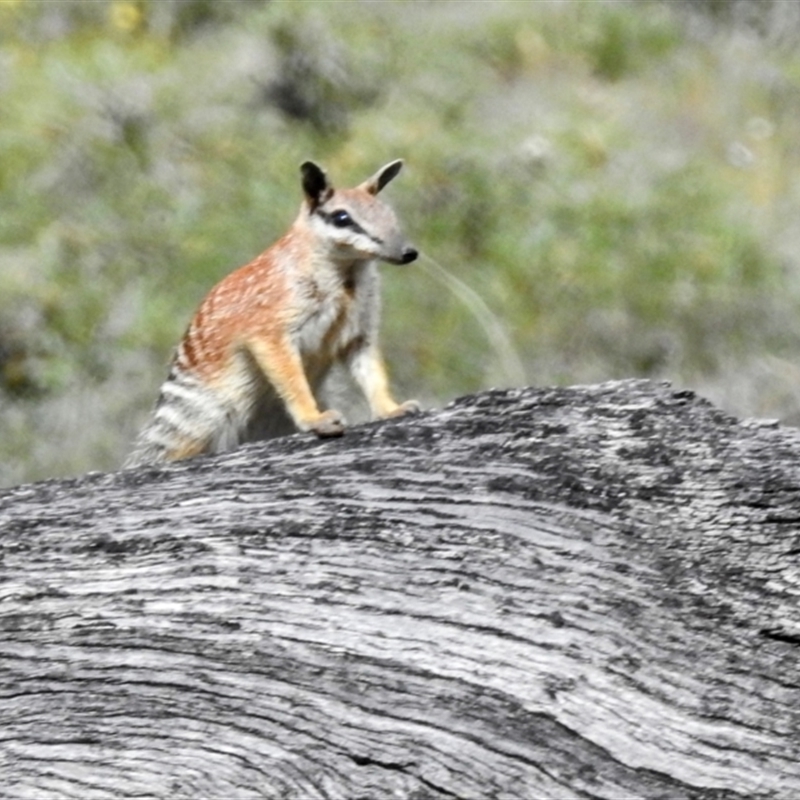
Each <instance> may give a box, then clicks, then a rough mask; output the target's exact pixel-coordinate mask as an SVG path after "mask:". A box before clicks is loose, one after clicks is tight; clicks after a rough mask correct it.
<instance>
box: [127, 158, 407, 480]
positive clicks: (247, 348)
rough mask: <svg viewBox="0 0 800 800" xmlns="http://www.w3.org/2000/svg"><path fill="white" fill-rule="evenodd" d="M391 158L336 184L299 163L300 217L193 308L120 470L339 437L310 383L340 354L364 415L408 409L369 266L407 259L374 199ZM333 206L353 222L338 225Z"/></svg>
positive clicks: (338, 426)
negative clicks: (392, 385) (263, 442)
mask: <svg viewBox="0 0 800 800" xmlns="http://www.w3.org/2000/svg"><path fill="white" fill-rule="evenodd" d="M400 165H401V162H391V163H390V164H388V165H386V166H385V167H383V168H382V169H381V170H379V171H378V172H377V173H376V174H375V175H374V176H373V177H372V178H370V179H369V180H367V181H365V182H364V183H362V184H360V185H359V186H357V187H355V188H353V189H346V190H341V191H336V190H334V189H333V187H331V186H330V185H329V184H328V182H327V178H326V177H325V175H324V173H323V172H322V171H321V170H320V169H319V168H318V167H316V165H314V164H311V163H310V162H307V163H306V164H304V165H303V188H304V191H305V195H306V198H305V202H304V203H303V206H302V207H301V210H300V214H299V215H298V217H297V219H296V220H295V222H294V224H293V225H292V227H291V228H290V229H289V230H288V231H287V233H286V234H285V235H284V236H283V237H281V238H280V239H279V240H278V241H277V242H275V244H273V245H272V246H271V247H270V248H269V249H268V250H266V251H265V252H264V253H262V254H261V255H260V256H258V257H257V258H255V259H254V260H253V261H251V262H250V263H249V264H247V265H245V266H243V267H241V268H239V269H237V270H236V271H234V272H232V273H231V274H229V275H228V276H227V277H226V278H224V279H223V280H222V281H220V282H219V283H218V284H217V285H216V286H215V287H214V288H213V289H212V290H211V291H210V292H209V293H208V295H207V296H206V298H205V299H204V300H203V302H202V303H201V304H200V306H199V308H198V309H197V312H196V313H195V315H194V317H193V318H192V320H191V322H190V324H189V327H188V328H187V330H186V333H185V335H184V337H183V339H182V340H181V342H180V344H179V345H178V348H177V351H176V353H175V357H174V359H173V363H172V368H171V371H170V376H169V378H168V379H167V381H166V382H165V383H164V385H163V386H162V391H161V396H160V398H159V402H158V404H157V405H156V409H155V413H154V416H153V419H152V421H151V423H150V424H149V425H148V426H147V427H146V428H145V429H144V431H143V432H142V434H141V435H140V437H139V440H138V442H137V446H136V449H135V451H134V453H133V454H132V456H131V458H130V459H129V461H128V465H129V466H134V465H137V464H141V463H152V462H159V461H170V460H175V459H180V458H188V457H190V456H194V455H198V454H201V453H205V452H219V451H221V450H225V449H228V448H229V447H231V446H235V445H236V444H238V443H240V442H243V441H249V440H252V439H258V438H267V437H269V436H272V435H279V434H281V433H286V432H290V431H291V430H292V429H299V430H311V431H314V432H316V433H317V434H318V435H320V436H332V435H338V434H339V433H341V432H342V429H343V420H342V417H341V415H340V414H339V413H338V412H337V411H333V410H328V411H320V409H319V407H318V405H317V400H316V398H315V396H314V391H315V390H316V388H317V387H318V386H319V384H320V383H321V381H322V380H323V379H324V377H325V375H326V374H327V372H328V371H329V369H330V368H331V366H332V365H333V364H334V363H336V362H339V361H341V362H343V363H345V364H346V365H347V366H348V367H349V368H350V371H351V373H352V375H353V377H354V378H355V380H356V382H357V383H358V384H359V386H360V387H361V389H362V390H363V392H364V394H365V396H366V398H367V400H368V402H369V405H370V408H371V410H372V413H373V415H374V416H376V417H385V416H392V415H395V414H398V413H406V412H408V411H412V410H414V409H416V404H415V403H413V402H409V403H405V404H403V405H398V404H397V403H396V402H395V401H394V400H393V399H392V397H391V395H390V393H389V389H388V381H387V377H386V372H385V369H384V366H383V361H382V358H381V355H380V351H379V349H378V344H377V324H378V315H379V300H378V287H377V273H376V271H375V266H374V262H375V261H376V260H384V261H390V262H393V263H408V262H410V261H413V260H414V258H416V251H414V250H413V249H412V248H409V247H407V246H406V245H405V243H404V239H403V238H402V235H401V233H400V229H399V227H398V225H397V221H396V219H395V217H394V214H393V213H392V211H391V209H390V208H389V207H388V206H386V205H385V204H384V203H382V202H381V201H380V200H378V199H377V197H376V195H377V194H378V192H379V191H380V190H381V189H382V188H383V186H385V185H386V183H388V182H389V181H390V180H391V179H392V178H393V177H394V176H395V175H396V174H397V172H398V171H399V169H400ZM342 213H345V214H346V216H347V218H348V219H349V221H350V223H352V224H345V225H340V224H339V221H337V219H338V217H339V216H341V214H342Z"/></svg>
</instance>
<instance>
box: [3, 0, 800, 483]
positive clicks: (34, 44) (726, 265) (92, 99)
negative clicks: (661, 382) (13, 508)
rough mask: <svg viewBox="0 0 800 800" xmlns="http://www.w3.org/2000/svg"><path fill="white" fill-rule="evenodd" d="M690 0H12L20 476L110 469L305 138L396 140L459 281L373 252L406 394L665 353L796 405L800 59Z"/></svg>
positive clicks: (667, 366)
mask: <svg viewBox="0 0 800 800" xmlns="http://www.w3.org/2000/svg"><path fill="white" fill-rule="evenodd" d="M678 7H680V8H684V9H685V8H686V6H685V5H681V6H679V5H678V4H670V3H667V4H663V3H661V4H658V3H636V4H631V3H615V2H602V1H600V0H598V2H593V3H579V2H567V3H554V4H550V3H516V2H491V3H490V2H486V3H461V2H451V3H420V2H418V1H417V0H415V2H413V3H412V2H402V0H393V2H375V3H371V2H365V3H358V4H355V3H352V4H349V3H337V4H332V3H327V2H324V0H309V1H308V2H304V3H266V2H257V1H256V0H236V2H226V3H219V2H208V1H207V0H206V1H204V0H140V1H139V2H106V3H85V2H82V1H81V0H75V1H74V2H71V1H70V0H65V2H60V3H31V2H23V0H20V2H17V3H3V4H0V36H1V37H2V39H0V41H1V42H2V43H1V44H0V204H1V205H2V208H3V214H1V215H0V265H2V266H0V483H6V484H7V483H12V482H16V481H21V480H25V479H31V478H35V477H42V476H47V475H58V474H66V473H72V472H77V471H80V470H85V469H88V468H111V467H113V466H115V465H116V464H118V463H119V461H120V460H121V458H122V454H123V452H124V450H125V448H126V446H127V443H128V441H129V440H130V439H131V438H132V436H133V435H134V433H135V430H136V428H137V427H138V425H139V424H140V423H141V421H142V420H143V418H144V415H145V414H146V412H147V410H148V408H149V406H150V404H151V403H152V402H153V400H154V399H155V395H156V391H157V387H158V384H159V382H160V381H161V380H162V379H163V377H164V374H165V365H166V361H167V359H168V357H169V352H170V349H171V348H172V347H173V346H174V345H175V343H176V342H177V340H178V337H179V336H180V334H181V332H182V330H183V328H184V327H185V325H186V323H187V321H188V319H189V316H190V315H191V313H192V310H193V308H194V307H195V306H196V304H197V302H198V301H199V300H200V299H201V297H202V296H203V294H204V293H205V292H206V291H208V289H209V288H210V286H211V285H212V284H213V283H214V282H215V281H217V280H218V279H219V278H220V277H221V276H222V275H224V274H225V273H226V272H228V271H230V270H231V269H232V268H234V267H235V266H237V265H239V264H241V263H244V262H246V261H248V260H249V259H250V258H252V257H253V256H254V255H255V254H257V253H258V252H260V251H261V250H262V249H264V247H266V246H267V245H268V244H269V243H270V242H271V241H273V240H274V239H275V238H276V237H277V236H278V235H280V234H281V233H282V232H283V231H284V230H285V228H286V227H287V226H288V225H289V224H290V222H291V220H292V218H293V216H294V215H295V214H296V212H297V208H298V207H299V203H300V197H301V193H300V187H299V177H298V169H297V166H298V164H299V163H300V162H301V161H303V160H304V159H306V158H309V157H312V158H315V159H316V160H319V161H320V162H322V163H323V164H324V165H325V166H326V167H327V168H328V170H329V172H330V174H331V176H332V178H333V179H334V181H337V182H340V183H342V184H347V183H351V182H354V181H358V180H361V179H363V178H364V177H365V176H366V175H368V174H371V173H372V172H373V171H374V170H375V169H376V167H377V166H379V165H380V164H382V163H384V162H386V161H388V160H389V159H391V158H395V157H399V156H402V157H405V158H406V159H407V162H408V167H407V171H406V172H404V174H403V176H402V177H401V179H400V180H399V181H397V182H396V183H395V184H393V185H392V187H391V188H390V189H389V190H387V191H388V192H389V199H390V200H391V201H392V202H393V203H394V204H395V206H396V207H397V208H398V211H399V213H400V215H401V217H402V218H403V220H404V221H405V224H406V227H407V229H408V231H409V234H410V236H411V238H412V239H413V240H414V241H415V243H416V244H418V245H419V246H420V247H421V249H422V251H423V252H424V253H425V254H427V255H429V256H431V257H433V258H434V259H435V260H436V262H437V263H438V264H440V265H441V268H443V269H445V270H447V271H449V273H450V275H449V277H447V276H444V277H443V273H442V271H441V269H440V268H433V267H431V265H430V262H424V261H423V262H422V263H421V264H420V265H419V266H416V265H415V266H411V267H409V268H405V269H396V268H390V267H387V268H386V269H385V270H384V279H385V280H384V283H385V292H384V294H385V306H386V310H385V315H384V316H385V320H384V322H385V324H384V341H385V348H386V350H387V353H388V361H389V363H390V366H391V370H392V374H393V376H394V379H395V382H396V384H397V385H398V387H399V389H398V394H400V395H407V396H412V395H414V396H419V397H421V398H422V399H424V400H425V401H427V402H429V403H439V402H442V401H444V400H446V399H447V398H449V397H451V396H452V395H453V394H456V393H459V392H464V391H471V390H476V389H480V388H482V387H484V386H486V385H490V384H504V383H506V384H507V383H516V382H520V381H521V380H528V381H531V382H536V383H546V382H551V381H585V380H598V379H603V378H609V377H613V376H626V375H654V376H669V377H671V378H673V379H675V380H678V381H692V382H696V383H701V384H702V385H703V386H704V387H706V388H707V389H708V390H709V391H710V392H711V393H712V394H713V393H714V392H716V393H717V394H716V398H717V399H718V400H719V399H722V401H723V402H728V403H729V405H730V406H731V407H734V408H736V409H737V410H746V411H747V413H758V411H759V409H760V408H762V407H763V408H769V409H770V411H771V413H776V412H775V410H774V409H775V408H777V409H778V412H777V413H781V414H783V415H784V416H785V417H787V418H792V414H794V413H795V410H794V409H795V406H793V405H792V403H794V402H795V400H794V399H793V398H795V397H798V396H800V378H798V379H797V387H798V389H797V392H795V391H794V389H793V387H794V383H792V381H794V380H795V379H794V378H792V377H791V375H792V374H794V373H790V371H787V370H784V371H783V372H784V373H785V375H786V376H788V377H782V378H781V381H783V382H781V381H778V380H777V379H776V380H772V381H769V380H765V379H764V372H763V369H764V368H763V364H764V363H768V364H771V365H785V364H786V363H789V362H790V361H791V360H792V359H793V358H795V357H796V355H797V353H798V349H799V345H800V342H799V341H798V340H799V339H800V326H798V323H797V322H796V319H797V318H798V316H797V304H798V286H797V277H796V276H797V256H796V253H797V252H798V245H800V242H797V238H798V235H797V234H796V230H797V226H796V215H797V205H798V204H800V192H798V190H797V189H796V188H795V185H794V184H795V182H794V181H792V180H791V179H790V176H791V175H792V174H793V173H794V171H795V170H796V169H797V166H798V164H797V161H798V160H799V159H800V152H798V150H797V148H796V144H795V143H796V141H797V137H798V135H800V130H798V127H800V122H798V120H800V113H798V112H800V108H798V106H800V94H798V92H797V90H796V79H797V76H798V75H800V57H798V56H797V55H795V53H794V51H789V50H778V51H775V50H771V49H770V48H769V47H768V45H767V44H764V43H760V42H759V41H758V40H756V39H753V38H752V37H751V38H747V39H745V40H743V39H742V38H741V37H737V36H734V35H730V36H728V35H727V34H725V32H724V30H723V31H722V32H720V33H719V35H718V36H716V38H715V37H710V38H709V37H704V36H700V37H698V36H696V35H695V33H694V32H693V31H694V30H695V29H694V28H693V27H692V25H691V24H689V25H688V27H687V25H686V20H687V19H688V18H687V17H683V16H680V15H678V14H676V9H677V8H678ZM692 13H695V12H692ZM697 13H702V14H706V13H707V12H705V11H704V12H697ZM708 13H709V14H710V17H712V18H713V17H714V15H715V14H721V13H723V12H718V11H715V10H713V9H712V10H711V11H710V12H708ZM725 24H726V25H727V23H725ZM687 31H688V33H687ZM426 263H427V264H428V268H427V269H426V267H425V265H426ZM421 320H424V321H425V323H424V325H423V324H420V321H421ZM514 350H516V355H515V354H514ZM765 353H769V354H770V358H769V360H768V361H764V360H763V358H762V357H763V355H764V354H765ZM758 359H762V360H761V361H760V362H759V364H761V366H759V367H758V368H755V367H753V366H751V365H752V364H754V363H755V361H756V360H758ZM520 365H521V366H520ZM774 368H775V369H776V370H777V369H783V367H778V366H775V367H774ZM732 371H733V372H735V380H733V379H732V377H731V373H732ZM523 372H524V373H526V374H521V373H523ZM747 374H753V375H754V376H755V377H754V382H755V383H756V384H757V385H758V386H760V387H763V391H761V393H759V390H757V389H755V388H753V387H752V386H751V385H750V384H747V382H746V379H745V376H746V375H747ZM726 386H736V387H737V388H736V395H735V396H734V395H731V394H726V391H725V387H726ZM737 398H746V405H744V406H737V402H738V400H737Z"/></svg>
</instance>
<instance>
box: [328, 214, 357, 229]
mask: <svg viewBox="0 0 800 800" xmlns="http://www.w3.org/2000/svg"><path fill="white" fill-rule="evenodd" d="M331 222H332V223H333V224H334V225H335V226H336V227H337V228H346V227H347V226H348V225H352V224H353V218H352V217H351V216H350V215H349V214H348V213H347V212H346V211H334V212H333V213H332V214H331Z"/></svg>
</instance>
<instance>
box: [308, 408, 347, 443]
mask: <svg viewBox="0 0 800 800" xmlns="http://www.w3.org/2000/svg"><path fill="white" fill-rule="evenodd" d="M308 430H310V431H313V432H314V433H316V434H317V436H319V437H320V438H321V439H327V438H329V437H331V436H341V435H342V434H343V433H344V417H343V416H342V415H341V414H340V413H339V412H338V411H334V410H333V409H330V410H329V411H323V412H322V413H321V414H320V415H319V417H318V418H317V419H315V420H314V421H313V422H310V423H309V424H308Z"/></svg>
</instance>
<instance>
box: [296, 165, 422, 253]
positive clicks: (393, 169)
mask: <svg viewBox="0 0 800 800" xmlns="http://www.w3.org/2000/svg"><path fill="white" fill-rule="evenodd" d="M402 166H403V162H402V160H399V159H398V160H397V161H392V162H390V163H389V164H387V165H386V166H385V167H381V169H379V170H378V171H377V172H376V173H375V174H374V175H373V176H372V177H371V178H368V179H367V180H366V181H364V183H361V184H359V185H358V186H356V187H355V188H354V189H334V188H333V186H331V184H330V183H329V182H328V178H327V176H326V175H325V172H324V171H323V170H322V169H320V167H318V166H317V165H316V164H315V163H314V162H313V161H306V162H305V163H304V164H303V165H302V166H301V167H300V172H301V173H302V176H303V192H304V193H305V196H306V207H305V209H304V211H305V213H307V214H308V222H309V224H310V225H311V229H312V230H313V231H314V233H315V234H316V235H317V237H318V238H319V240H320V242H321V243H325V244H327V246H328V248H329V253H328V255H329V256H330V257H331V258H333V259H336V260H337V261H338V260H341V261H360V260H369V259H373V258H378V259H380V260H381V261H388V262H389V263H390V264H410V263H411V262H412V261H414V260H415V259H416V257H417V251H416V250H415V249H414V248H413V247H411V246H410V245H409V244H408V242H406V240H405V237H404V236H403V232H402V231H401V230H400V225H399V223H398V222H397V217H396V216H395V215H394V211H392V209H391V208H389V206H388V205H386V203H384V202H383V201H381V200H379V199H378V197H377V195H378V192H380V191H381V189H383V187H384V186H386V184H387V183H389V181H390V180H392V178H394V177H395V175H397V173H398V172H400V170H401V168H402Z"/></svg>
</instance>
